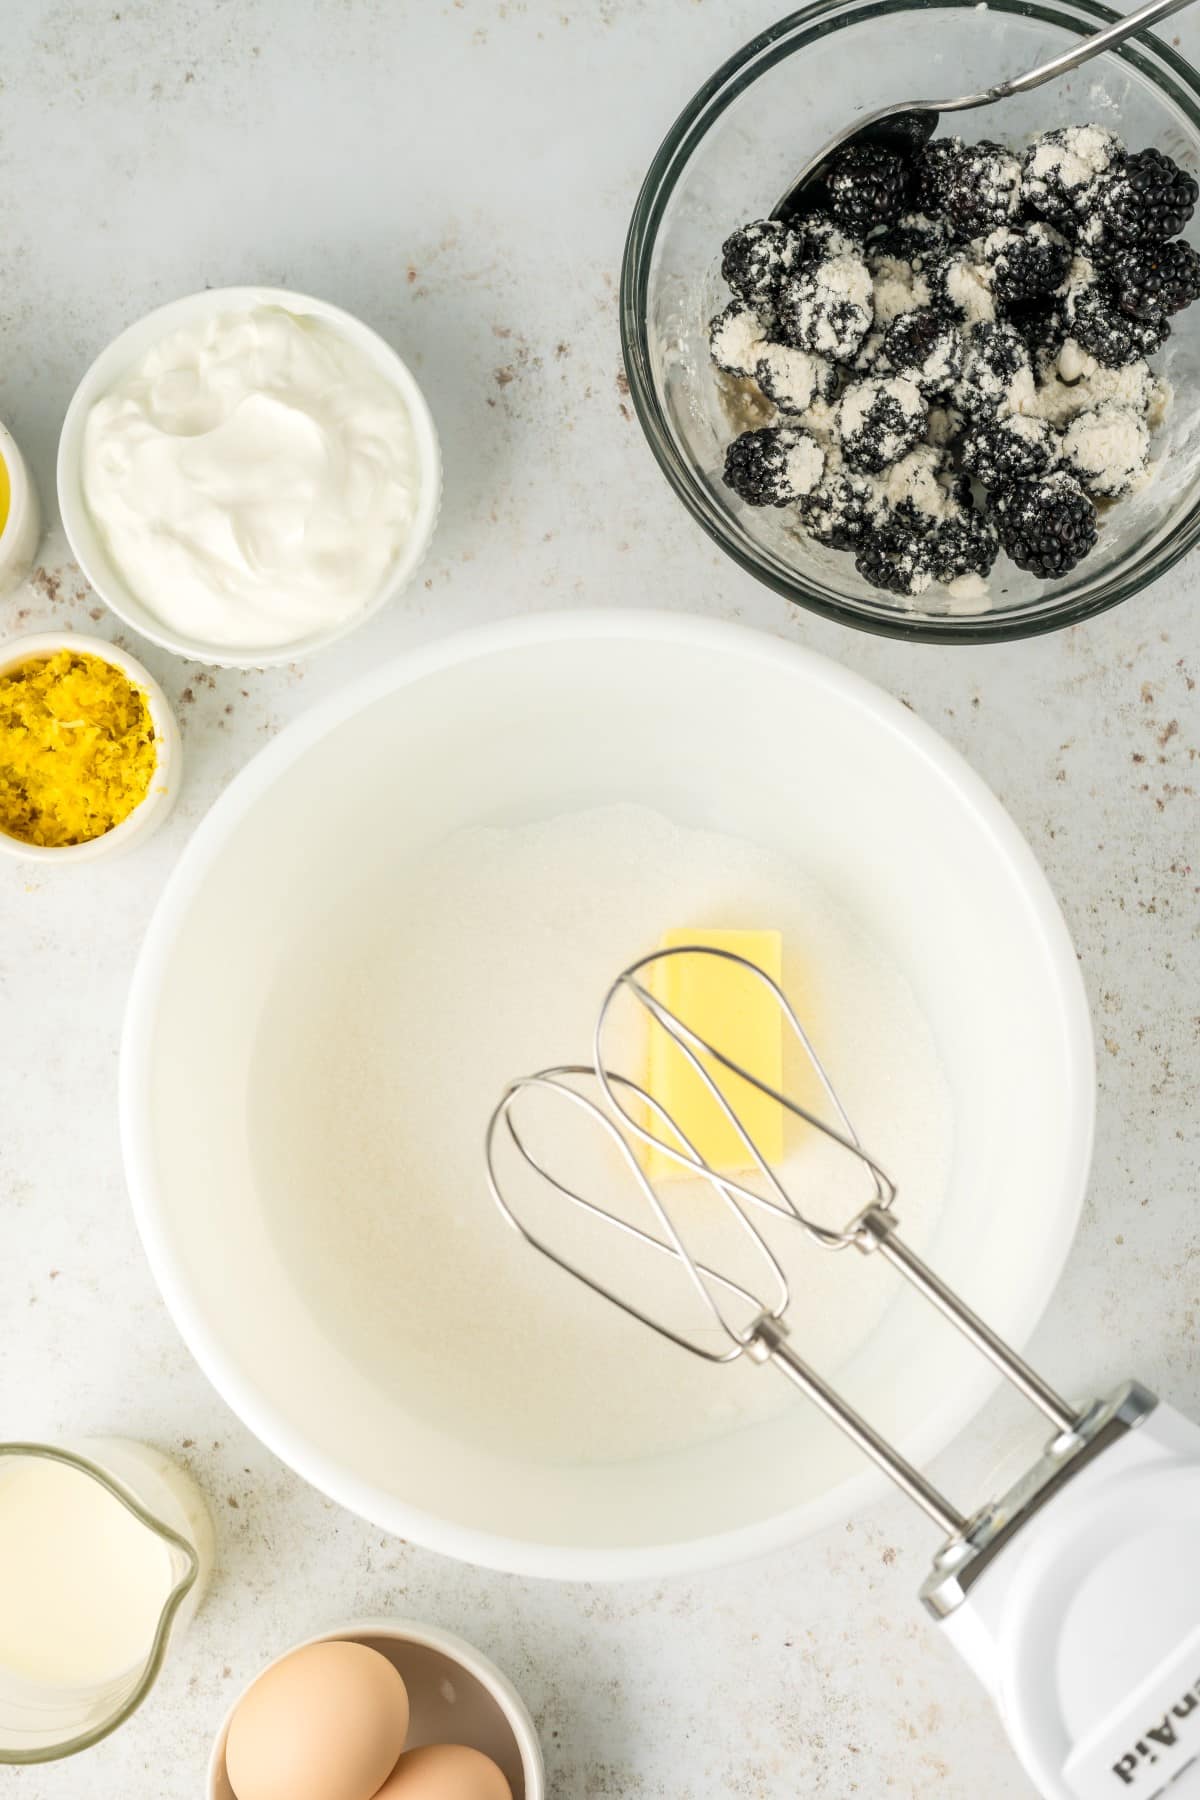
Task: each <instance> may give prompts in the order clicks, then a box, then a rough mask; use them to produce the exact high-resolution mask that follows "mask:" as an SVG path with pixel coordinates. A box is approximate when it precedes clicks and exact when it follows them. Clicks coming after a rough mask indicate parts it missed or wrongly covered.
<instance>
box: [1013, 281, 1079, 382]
mask: <svg viewBox="0 0 1200 1800" xmlns="http://www.w3.org/2000/svg"><path fill="white" fill-rule="evenodd" d="M1008 322H1009V324H1010V325H1011V326H1012V327H1013V328H1014V330H1016V331H1019V332H1020V334H1021V336H1022V337H1023V338H1024V339H1025V343H1026V346H1027V348H1028V350H1029V354H1030V356H1032V357H1033V359H1034V364H1035V366H1036V365H1037V364H1038V363H1039V361H1040V360H1041V359H1042V358H1044V357H1047V356H1049V357H1053V356H1055V355H1057V353H1058V351H1059V349H1060V348H1061V346H1062V342H1063V339H1064V338H1065V337H1066V335H1067V329H1066V326H1065V325H1064V324H1063V316H1062V307H1061V305H1060V303H1059V301H1058V299H1057V298H1056V297H1055V296H1054V295H1052V294H1040V295H1039V296H1038V298H1037V299H1036V300H1022V301H1020V302H1019V303H1018V304H1017V305H1016V306H1013V307H1010V308H1009V311H1008Z"/></svg>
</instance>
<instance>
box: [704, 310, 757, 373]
mask: <svg viewBox="0 0 1200 1800" xmlns="http://www.w3.org/2000/svg"><path fill="white" fill-rule="evenodd" d="M708 348H709V352H710V354H711V356H712V359H713V361H714V362H715V363H716V365H717V367H718V369H723V370H724V371H725V373H726V375H753V373H754V370H755V367H756V365H757V363H758V360H759V357H760V356H761V355H762V354H763V351H764V350H765V349H766V333H765V331H764V330H763V323H762V320H761V319H760V318H759V315H758V314H757V313H756V312H754V311H753V309H752V308H751V307H749V306H743V304H742V302H741V301H740V300H731V301H730V302H729V305H728V306H727V307H726V308H725V309H724V311H723V312H719V313H718V314H717V316H716V318H715V319H713V320H712V322H711V323H710V325H709V327H708Z"/></svg>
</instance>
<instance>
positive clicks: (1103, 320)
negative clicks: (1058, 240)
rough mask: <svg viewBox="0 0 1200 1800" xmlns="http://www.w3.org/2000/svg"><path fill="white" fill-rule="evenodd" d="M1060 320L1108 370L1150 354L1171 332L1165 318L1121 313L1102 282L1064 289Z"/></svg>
mask: <svg viewBox="0 0 1200 1800" xmlns="http://www.w3.org/2000/svg"><path fill="white" fill-rule="evenodd" d="M1064 322H1065V324H1066V327H1067V330H1068V332H1069V333H1070V335H1071V336H1072V337H1073V338H1074V339H1075V342H1076V343H1077V344H1079V345H1080V346H1081V348H1082V349H1084V350H1086V351H1087V352H1088V354H1089V356H1094V357H1095V359H1096V361H1097V362H1100V363H1103V364H1104V365H1105V367H1106V368H1109V369H1120V368H1123V367H1124V366H1125V364H1126V363H1131V362H1137V360H1138V358H1139V357H1143V356H1152V355H1153V354H1154V352H1155V351H1156V350H1159V349H1161V348H1162V346H1163V344H1165V343H1166V341H1167V339H1168V337H1169V336H1170V335H1171V327H1170V326H1169V325H1168V323H1167V321H1166V319H1163V318H1158V319H1132V318H1130V316H1129V314H1128V313H1125V312H1122V311H1121V309H1120V307H1119V306H1118V304H1117V301H1116V298H1115V295H1114V293H1113V291H1112V289H1111V288H1110V287H1109V286H1108V284H1107V283H1106V282H1103V281H1091V282H1085V283H1081V284H1080V286H1079V287H1077V288H1073V289H1071V290H1070V291H1069V292H1068V294H1067V298H1066V303H1065V306H1064Z"/></svg>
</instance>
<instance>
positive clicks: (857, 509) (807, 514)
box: [800, 451, 877, 550]
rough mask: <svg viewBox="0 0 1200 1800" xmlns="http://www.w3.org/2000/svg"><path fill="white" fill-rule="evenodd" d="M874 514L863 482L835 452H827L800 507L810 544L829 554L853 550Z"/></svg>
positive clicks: (873, 504) (838, 453)
mask: <svg viewBox="0 0 1200 1800" xmlns="http://www.w3.org/2000/svg"><path fill="white" fill-rule="evenodd" d="M876 510H877V508H876V504H875V502H874V497H873V495H872V493H871V489H870V484H869V483H868V482H867V480H866V478H865V477H864V476H862V475H855V474H854V472H853V470H851V469H847V468H846V467H845V465H844V464H843V462H842V458H841V453H840V452H839V451H831V452H830V453H829V455H827V457H826V459H825V472H824V474H823V475H822V477H821V479H820V481H819V482H818V483H817V485H816V487H815V488H814V489H813V491H812V493H811V494H809V495H807V496H806V498H805V499H804V500H802V501H801V503H800V518H801V520H802V522H803V525H804V529H805V531H806V532H807V533H808V535H809V537H811V538H812V539H813V540H814V542H816V543H818V544H824V545H826V546H827V547H828V548H829V549H831V550H853V549H854V547H855V545H856V544H857V543H858V542H859V540H860V538H861V537H862V536H863V534H864V532H865V531H866V530H867V528H868V526H869V525H870V524H871V522H872V520H873V518H874V516H875V512H876Z"/></svg>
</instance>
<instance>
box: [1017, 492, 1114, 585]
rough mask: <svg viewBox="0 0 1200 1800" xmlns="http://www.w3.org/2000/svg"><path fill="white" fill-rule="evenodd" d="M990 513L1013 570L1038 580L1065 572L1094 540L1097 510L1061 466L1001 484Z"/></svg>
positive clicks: (1080, 557) (1082, 555) (1079, 559)
mask: <svg viewBox="0 0 1200 1800" xmlns="http://www.w3.org/2000/svg"><path fill="white" fill-rule="evenodd" d="M993 517H994V519H995V522H996V528H997V530H998V531H999V533H1000V542H1001V544H1002V545H1003V546H1004V549H1005V551H1006V552H1007V554H1008V555H1009V556H1010V557H1011V558H1012V560H1013V562H1015V563H1016V565H1017V567H1018V569H1025V570H1027V571H1028V572H1029V573H1030V574H1031V575H1036V576H1038V577H1039V578H1040V579H1041V580H1042V581H1053V580H1054V579H1055V578H1056V577H1057V576H1059V575H1065V574H1066V573H1067V572H1068V570H1070V569H1073V568H1074V567H1075V565H1076V563H1078V562H1082V560H1083V558H1084V557H1085V556H1086V555H1087V554H1088V551H1089V550H1091V549H1092V547H1093V546H1094V544H1095V542H1096V509H1095V507H1094V506H1093V505H1092V503H1091V501H1090V500H1089V499H1088V497H1087V495H1086V494H1085V493H1084V491H1083V489H1082V488H1081V487H1080V485H1079V483H1078V482H1077V481H1076V480H1075V477H1074V476H1073V475H1068V474H1066V473H1065V472H1064V471H1063V470H1061V469H1060V470H1057V471H1056V472H1055V473H1054V474H1052V475H1040V476H1037V477H1035V478H1034V479H1033V480H1030V481H1015V482H1013V484H1012V486H1011V487H1006V488H1001V490H1000V492H999V493H998V494H997V495H996V496H995V500H994V503H993Z"/></svg>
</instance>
